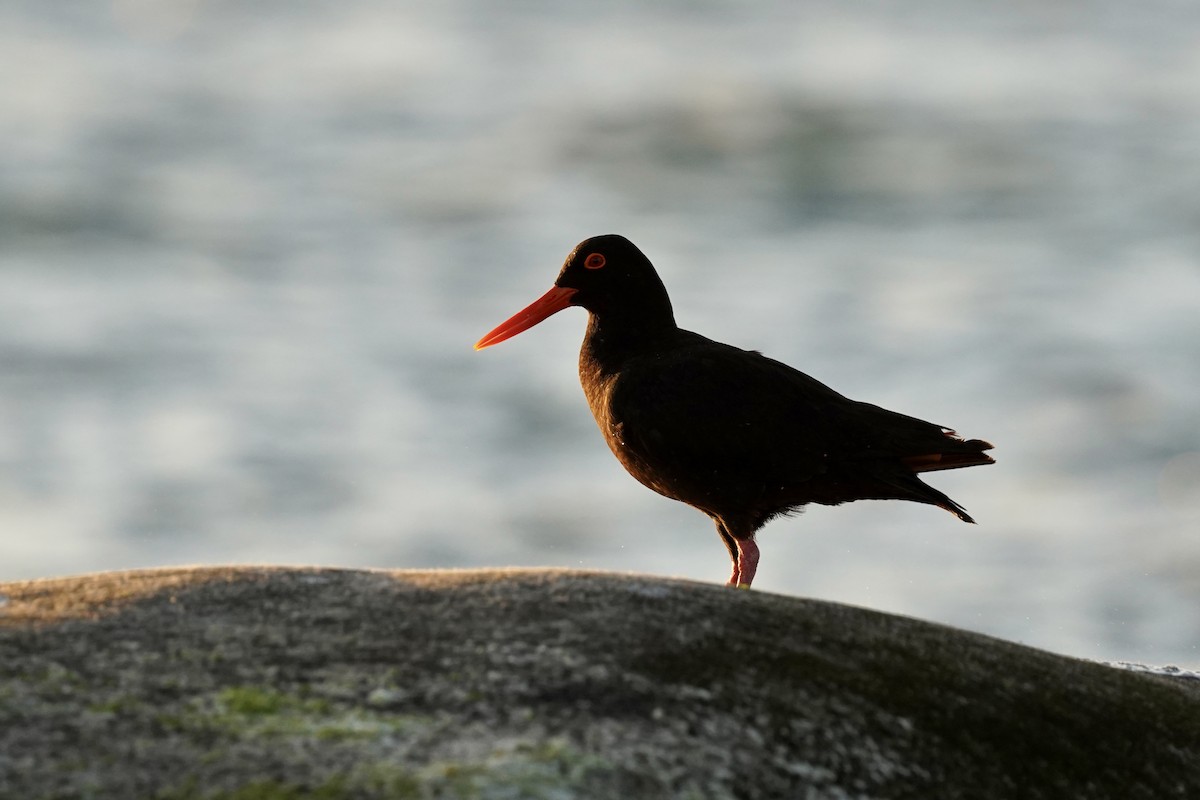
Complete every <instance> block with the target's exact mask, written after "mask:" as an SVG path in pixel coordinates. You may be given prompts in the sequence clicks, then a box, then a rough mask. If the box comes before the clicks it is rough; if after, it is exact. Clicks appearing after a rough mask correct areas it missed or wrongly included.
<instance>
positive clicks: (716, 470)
mask: <svg viewBox="0 0 1200 800" xmlns="http://www.w3.org/2000/svg"><path fill="white" fill-rule="evenodd" d="M567 306H582V307H583V308H586V309H587V310H588V312H589V318H588V327H587V334H586V335H585V336H584V340H583V348H582V349H581V350H580V353H579V379H580V382H581V383H582V384H583V391H584V394H586V395H587V400H588V405H590V406H591V409H592V414H593V415H594V416H595V417H596V423H597V424H598V425H599V426H600V430H601V432H602V433H603V434H604V438H605V441H607V442H608V446H609V448H610V449H612V451H613V454H614V455H616V457H617V459H618V460H619V461H620V462H621V464H622V465H624V467H625V469H627V470H628V471H629V474H631V475H633V477H635V478H637V479H638V480H639V481H641V483H643V484H644V485H646V486H648V487H649V488H651V489H653V490H654V491H656V492H658V493H659V494H662V495H665V496H666V497H670V498H672V499H674V500H679V501H680V502H683V503H687V504H688V505H691V506H694V507H696V508H698V509H700V510H701V511H703V512H704V513H705V514H708V515H709V516H710V517H712V519H713V521H714V522H716V525H717V531H718V533H720V535H721V539H722V541H724V543H725V546H726V547H727V548H728V550H729V554H730V557H731V558H732V560H733V574H732V575H731V576H730V579H729V583H730V585H737V586H749V585H750V582H751V581H752V580H753V579H754V572H755V569H756V568H757V565H758V546H757V545H756V544H755V543H754V534H755V532H756V531H757V530H758V529H759V528H760V527H762V526H763V525H764V524H765V523H766V522H767V521H768V520H769V519H771V518H772V517H774V516H777V515H779V514H784V513H787V512H789V511H794V510H796V509H798V508H800V507H801V506H804V505H806V504H808V503H821V504H823V505H837V504H839V503H846V502H850V501H852V500H911V501H914V502H917V503H928V504H930V505H935V506H939V507H940V508H944V509H946V510H947V511H949V512H950V513H952V514H954V515H955V516H957V517H958V518H959V519H961V520H963V521H964V522H974V520H973V519H971V517H970V515H968V514H967V512H966V509H964V508H963V507H962V506H960V505H959V504H958V503H956V502H954V501H953V500H951V499H950V498H949V497H947V496H946V495H944V494H942V493H941V492H939V491H938V490H936V489H934V488H933V487H931V486H928V485H926V484H925V483H924V482H923V481H921V479H920V478H919V477H917V475H918V473H921V472H931V471H934V470H939V469H957V468H959V467H970V466H975V465H978V464H991V463H993V460H992V458H991V456H988V455H987V454H986V453H984V451H985V450H990V449H991V447H992V445H990V444H988V443H987V442H985V441H982V440H980V439H968V440H965V441H964V440H963V439H960V438H959V437H957V436H956V435H955V434H954V431H952V430H949V429H948V428H945V427H943V426H941V425H935V424H933V423H929V422H923V421H922V420H919V419H916V418H914V417H908V416H905V415H903V414H897V413H895V412H893V411H888V410H886V409H883V408H880V407H879V406H873V405H870V404H868V403H860V402H856V401H854V400H850V399H848V398H846V397H843V396H842V395H840V394H838V393H837V392H835V391H834V390H832V389H830V388H829V387H828V386H825V385H824V384H822V383H820V382H819V381H816V380H814V379H813V378H810V377H809V376H807V375H805V374H804V373H802V372H799V371H797V370H795V369H792V368H791V367H789V366H787V365H786V364H783V363H780V362H779V361H775V360H773V359H770V358H767V357H766V356H763V355H762V354H760V353H757V352H754V351H750V350H740V349H738V348H736V347H731V346H729V345H727V344H721V343H720V342H714V341H713V340H711V339H707V338H705V337H703V336H701V335H699V334H696V333H692V332H691V331H685V330H682V329H680V328H679V327H678V326H676V324H675V316H674V313H673V312H672V310H671V300H670V298H669V297H668V296H667V291H666V289H665V288H664V287H663V284H662V281H661V280H660V279H659V277H658V273H656V272H655V271H654V267H653V265H651V263H650V261H649V260H648V259H647V258H646V257H645V256H644V255H643V254H642V252H641V251H640V250H638V248H637V247H635V246H634V244H633V243H632V242H630V241H629V240H628V239H626V238H625V237H623V236H616V235H608V236H596V237H593V238H591V239H587V240H585V241H583V242H582V243H580V244H579V246H578V247H576V248H575V249H574V250H573V251H572V252H571V254H570V255H569V256H568V257H567V260H566V263H565V264H564V265H563V268H562V272H560V273H559V276H558V279H557V280H555V282H554V288H552V289H551V290H550V291H549V292H547V293H546V294H545V295H544V296H543V297H542V298H541V299H539V300H537V301H536V302H534V303H533V304H532V305H530V306H529V307H528V308H526V309H524V310H523V311H521V312H519V313H518V314H516V315H515V316H513V317H512V318H511V319H509V320H508V321H506V322H504V323H503V324H502V325H500V326H499V327H497V328H496V329H495V330H493V331H492V332H491V333H489V334H488V335H487V336H485V337H483V338H482V339H480V340H479V342H478V343H477V344H476V345H475V348H476V349H482V348H484V347H488V346H490V345H492V344H496V343H497V342H500V341H503V340H504V339H507V338H509V337H511V336H515V335H516V334H518V333H520V332H521V331H523V330H526V329H527V328H530V327H532V326H534V325H536V324H537V323H538V322H541V321H542V320H543V319H545V318H546V317H548V316H550V315H551V314H553V313H555V312H557V311H560V310H562V309H563V308H566V307H567Z"/></svg>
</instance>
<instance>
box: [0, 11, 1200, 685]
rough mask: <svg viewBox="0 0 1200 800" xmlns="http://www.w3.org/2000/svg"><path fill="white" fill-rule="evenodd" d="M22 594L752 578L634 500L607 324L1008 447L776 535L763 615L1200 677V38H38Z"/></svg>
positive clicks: (0, 392)
mask: <svg viewBox="0 0 1200 800" xmlns="http://www.w3.org/2000/svg"><path fill="white" fill-rule="evenodd" d="M0 67H2V68H3V74H4V86H3V88H2V89H0V580H10V579H20V578H30V577H40V576H52V575H61V574H66V573H78V572H84V571H94V570H107V569H120V568H131V567H147V566H158V565H170V564H212V563H226V562H248V563H295V564H324V565H344V566H356V567H357V566H361V567H489V566H500V565H555V566H566V567H582V568H595V569H611V570H629V571H639V572H641V571H644V572H652V573H660V574H668V575H678V576H685V577H689V578H694V579H698V580H705V581H718V582H720V581H723V580H724V579H725V578H726V577H727V574H728V562H727V557H726V554H725V551H724V548H723V547H722V546H721V543H720V541H719V540H718V538H717V536H716V533H715V532H714V531H713V529H712V527H711V525H710V523H709V521H708V520H707V519H706V518H705V517H703V516H702V515H700V514H699V513H698V512H696V511H694V510H692V509H689V508H687V507H685V506H682V505H679V504H676V503H673V502H671V501H668V500H665V499H663V498H660V497H658V496H657V495H654V494H652V493H651V492H649V491H647V490H645V489H643V488H642V487H640V486H639V485H637V484H636V483H635V482H634V481H633V480H632V479H631V478H629V477H628V476H627V475H626V474H625V473H624V471H623V470H622V469H621V468H620V467H619V465H618V464H617V463H616V461H615V460H614V459H613V458H612V456H611V455H610V454H609V452H608V450H607V448H606V447H605V446H604V444H603V442H602V440H601V438H600V436H599V434H598V432H597V431H596V430H595V427H594V423H593V421H592V419H591V417H590V415H589V413H588V410H587V407H586V404H585V402H584V400H583V397H582V393H581V391H580V389H579V386H578V383H577V379H576V375H575V358H576V353H577V350H578V346H579V341H580V338H581V334H582V331H583V327H584V313H583V312H582V311H577V310H569V311H567V312H564V313H562V314H560V315H558V316H556V317H554V318H553V319H551V320H549V321H547V322H545V323H543V324H542V325H541V326H539V327H538V328H536V329H534V330H533V331H530V332H528V333H525V334H523V335H522V336H520V337H519V338H517V339H514V340H512V341H510V342H506V343H505V344H503V345H501V346H499V347H496V348H494V349H491V350H488V351H486V352H483V353H474V352H472V350H471V344H472V343H473V342H474V341H475V340H476V339H477V338H478V337H479V336H480V335H481V334H483V333H484V332H485V331H487V330H488V329H490V328H491V327H492V326H493V325H495V324H496V323H498V322H500V321H501V320H503V319H504V318H506V317H507V316H509V315H510V314H511V313H513V312H515V311H516V310H517V309H519V308H521V307H523V306H524V305H525V304H526V303H527V302H529V301H531V300H533V299H534V298H535V297H537V296H539V295H540V294H541V293H542V292H544V291H545V290H546V289H547V288H548V287H549V285H550V283H551V281H552V280H553V278H554V277H555V275H556V273H557V270H558V268H559V266H560V264H561V261H562V259H563V257H564V256H565V255H566V254H567V252H568V251H569V250H570V248H571V247H572V246H574V244H575V243H576V242H577V241H578V240H580V239H582V238H584V237H586V236H590V235H593V234H598V233H608V232H619V233H624V234H626V235H627V236H629V237H630V238H632V239H633V240H634V241H635V242H637V243H638V244H639V245H640V246H641V247H642V249H643V250H644V251H645V252H646V253H647V254H648V255H649V256H650V258H651V259H652V260H653V261H654V262H655V263H656V265H657V266H658V268H659V271H660V273H661V274H662V276H663V278H664V280H665V282H666V284H667V286H668V288H669V289H670V290H671V293H672V297H673V300H674V302H675V306H676V313H677V318H678V319H679V321H680V323H681V324H682V325H683V326H684V327H688V328H692V329H694V330H699V331H701V332H703V333H705V334H707V335H709V336H712V337H714V338H717V339H721V340H724V341H728V342H731V343H734V344H738V345H740V346H743V347H748V348H755V349H760V350H763V351H764V352H766V353H767V354H768V355H771V356H774V357H776V358H779V359H781V360H783V361H786V362H788V363H791V364H793V365H795V366H797V367H798V368H800V369H802V370H804V371H806V372H809V373H810V374H812V375H814V376H815V377H817V378H819V379H820V380H822V381H824V382H826V383H829V384H830V385H832V386H834V387H835V388H837V389H839V390H841V391H842V392H844V393H846V394H848V395H850V396H851V397H854V398H857V399H863V400H868V401H871V402H874V403H878V404H880V405H884V406H887V407H890V408H894V409H896V410H898V411H902V412H905V413H909V414H913V415H917V416H920V417H923V418H925V419H929V420H932V421H936V422H939V423H943V424H946V425H950V426H952V427H955V428H956V429H958V430H959V431H960V432H962V433H963V434H965V435H967V436H972V437H983V438H986V439H989V440H991V441H993V442H994V443H995V444H996V446H997V449H996V451H995V455H996V457H997V459H998V461H999V463H998V464H997V465H996V466H994V467H988V468H983V469H973V470H963V471H957V472H946V473H937V474H934V475H932V476H930V482H931V483H933V484H934V485H936V486H938V487H939V488H941V489H943V490H944V491H946V492H947V493H949V494H950V495H951V496H952V497H954V498H955V499H957V500H958V501H960V502H961V503H963V504H964V505H965V506H966V507H967V508H968V509H970V511H971V513H972V514H974V515H975V517H976V518H977V519H978V520H979V522H980V524H979V525H978V526H975V527H971V526H965V525H962V524H961V523H959V522H957V521H956V520H955V519H954V518H953V517H952V516H950V515H949V514H945V513H943V512H941V511H938V510H936V509H931V508H927V507H921V506H916V505H910V504H900V503H857V504H854V505H851V506H843V507H840V508H836V509H830V508H823V507H816V508H812V509H810V510H809V511H807V512H806V513H805V514H803V515H801V516H799V517H796V518H791V519H782V520H777V521H775V522H773V523H772V524H771V525H769V526H768V527H767V528H766V529H765V530H764V531H763V533H762V534H760V537H759V541H760V543H761V546H762V551H763V562H762V567H761V569H760V571H759V577H758V580H757V581H756V584H755V586H756V588H759V589H762V590H766V591H776V592H784V593H788V594H798V595H806V596H813V597H819V598H824V599H829V600H837V601H843V602H849V603H854V604H859V605H864V606H870V607H874V608H879V609H883V610H886V611H891V612H899V613H904V614H910V615H915V616H919V617H924V618H928V619H932V620H937V621H941V622H946V623H951V624H955V625H960V626H964V627H967V628H970V629H973V630H978V631H984V632H988V633H992V634H996V635H999V636H1004V637H1008V638H1011V639H1015V640H1018V641H1023V642H1026V643H1029V644H1032V645H1036V646H1040V647H1044V648H1048V649H1051V650H1055V651H1058V652H1062V653H1068V654H1074V655H1078V656H1083V657H1088V658H1100V659H1123V660H1140V661H1146V662H1150V663H1160V664H1162V663H1177V664H1180V665H1184V666H1189V665H1190V666H1192V667H1195V666H1196V665H1198V664H1200V490H1198V489H1200V413H1198V412H1197V391H1198V389H1200V4H1195V3H1184V2H1172V1H1171V0H1149V2H1144V3H1136V4H1129V3H1118V2H1098V3H1088V4H1083V3H1071V2H1051V3H1012V4H1007V5H1003V4H1001V5H997V4H990V3H981V2H963V3H947V2H937V3H917V4H890V3H874V2H868V3H862V4H855V5H853V6H847V5H845V4H843V3H836V2H829V1H828V0H811V1H806V2H803V3H795V2H783V1H782V0H779V1H778V2H765V3H758V4H754V5H752V6H747V5H745V4H736V3H719V2H702V3H683V2H670V3H665V4H638V3H616V4H611V3H596V2H579V3H573V4H565V5H564V4H559V3H540V2H523V3H507V4H498V3H491V2H483V1H482V0H437V2H417V1H416V0H413V1H410V2H403V1H402V2H384V1H383V0H341V1H340V2H332V1H329V0H304V1H301V2H297V0H287V2H282V1H281V0H219V1H218V0H213V1H212V2H201V1H200V0H173V2H169V3H168V2H153V1H152V0H111V1H107V2H106V1H103V0H101V1H97V0H89V1H88V2H81V1H79V0H55V2H44V1H43V0H17V2H15V3H14V2H10V3H6V4H4V5H3V6H0Z"/></svg>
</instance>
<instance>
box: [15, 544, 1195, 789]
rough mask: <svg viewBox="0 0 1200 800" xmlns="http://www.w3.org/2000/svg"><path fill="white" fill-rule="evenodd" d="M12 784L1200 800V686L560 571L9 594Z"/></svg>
mask: <svg viewBox="0 0 1200 800" xmlns="http://www.w3.org/2000/svg"><path fill="white" fill-rule="evenodd" d="M0 597H3V598H4V600H3V601H2V602H0V797H4V798H9V797H12V798H73V797H102V798H108V797H112V798H134V797H138V798H142V797H145V798H158V800H182V799H183V798H197V799H198V798H211V799H213V800H215V799H216V798H226V799H230V800H232V798H239V799H240V800H248V799H249V798H260V799H262V800H268V799H270V798H301V797H314V798H326V799H331V798H342V797H345V798H460V797H462V798H604V799H605V800H609V799H611V798H622V800H633V799H634V798H669V797H681V798H801V797H812V798H842V797H871V798H902V797H903V798H909V797H911V798H959V797H961V798H972V799H973V800H978V799H979V798H1001V797H1004V798H1008V797H1020V798H1043V797H1044V798H1082V797H1087V798H1105V797H1111V798H1122V800H1129V798H1156V800H1157V799H1159V798H1169V797H1179V798H1184V797H1200V681H1196V680H1189V679H1187V678H1186V677H1183V676H1180V677H1170V676H1163V675H1157V674H1149V673H1144V672H1137V671H1130V670H1122V669H1116V668H1113V667H1109V666H1105V665H1102V664H1095V663H1090V662H1085V661H1079V660H1075V659H1071V658H1064V657H1062V656H1057V655H1052V654H1049V653H1045V652H1041V651H1038V650H1034V649H1031V648H1027V647H1022V646H1019V645H1015V644H1011V643H1007V642H1003V641H999V640H996V639H991V638H988V637H985V636H980V635H976V634H972V633H967V632H964V631H960V630H955V629H952V628H947V627H943V626H939V625H933V624H929V623H926V622H920V621H917V620H912V619H906V618H902V617H895V616H889V615H887V614H881V613H878V612H874V611H867V610H863V609H858V608H850V607H846V606H840V605H835V604H832V603H823V602H818V601H813V600H801V599H796V598H790V597H781V596H778V595H771V594H766V593H762V592H756V591H737V590H730V589H726V588H724V587H718V586H711V585H704V584H697V583H689V582H685V581H677V580H665V579H659V578H650V577H644V576H633V575H613V574H598V573H585V572H568V571H547V570H505V571H470V572H405V571H398V572H382V571H380V572H369V571H348V570H329V569H282V568H279V569H272V568H261V569H260V568H203V569H164V570H150V571H139V572H123V573H106V574H98V575H88V576H83V577H78V578H65V579H55V580H42V581H30V582H22V583H8V584H2V585H0Z"/></svg>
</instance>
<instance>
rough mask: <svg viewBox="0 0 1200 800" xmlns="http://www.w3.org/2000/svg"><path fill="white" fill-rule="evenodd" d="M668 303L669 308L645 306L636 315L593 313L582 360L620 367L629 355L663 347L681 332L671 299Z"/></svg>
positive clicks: (589, 315) (607, 367)
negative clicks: (676, 321) (665, 342)
mask: <svg viewBox="0 0 1200 800" xmlns="http://www.w3.org/2000/svg"><path fill="white" fill-rule="evenodd" d="M665 302H666V306H665V308H659V309H645V308H643V309H640V311H639V312H635V313H633V314H615V313H613V312H612V311H605V310H598V311H591V312H589V314H588V327H587V333H586V334H585V336H584V339H583V350H582V351H581V353H580V358H581V360H584V361H591V362H594V363H595V365H596V366H597V367H599V368H601V369H602V370H606V371H607V370H616V369H619V368H620V366H621V364H622V363H623V362H624V361H625V360H626V359H628V358H631V357H634V356H637V355H639V354H642V353H646V352H649V351H653V350H656V349H659V348H661V345H662V343H663V341H664V340H669V339H671V338H672V337H674V336H676V335H677V334H678V333H679V328H678V326H676V325H675V315H674V314H673V313H672V312H671V306H670V301H669V300H668V301H665Z"/></svg>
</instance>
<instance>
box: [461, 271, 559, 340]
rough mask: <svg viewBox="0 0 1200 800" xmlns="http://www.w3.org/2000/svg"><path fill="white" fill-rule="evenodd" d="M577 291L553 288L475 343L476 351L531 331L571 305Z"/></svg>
mask: <svg viewBox="0 0 1200 800" xmlns="http://www.w3.org/2000/svg"><path fill="white" fill-rule="evenodd" d="M577 291H579V290H578V289H567V288H565V287H562V286H555V287H553V288H552V289H550V291H548V292H546V293H545V294H544V295H542V296H541V297H539V298H538V299H537V300H534V301H533V302H532V303H530V304H529V305H527V306H526V307H525V308H523V309H521V310H520V311H518V312H517V313H516V314H513V315H512V316H511V317H509V318H508V319H506V320H504V322H501V323H500V324H499V325H497V326H496V327H495V328H494V329H492V330H491V331H490V332H489V333H488V334H487V335H486V336H484V337H483V338H482V339H480V340H479V341H478V342H476V343H475V349H476V350H482V349H483V348H485V347H491V346H492V345H494V344H499V343H500V342H503V341H504V340H505V339H511V338H512V337H514V336H516V335H517V334H518V333H520V332H521V331H526V330H529V329H530V328H532V327H533V326H534V325H537V324H538V323H539V322H541V321H542V320H544V319H545V318H546V317H548V316H550V315H551V314H557V313H558V312H559V311H562V310H563V309H564V308H566V307H567V306H569V305H571V298H572V297H574V296H575V293H576V292H577Z"/></svg>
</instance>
